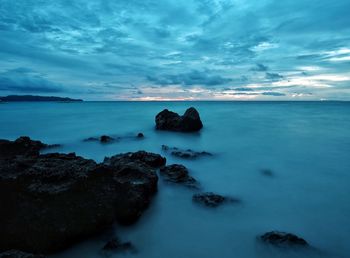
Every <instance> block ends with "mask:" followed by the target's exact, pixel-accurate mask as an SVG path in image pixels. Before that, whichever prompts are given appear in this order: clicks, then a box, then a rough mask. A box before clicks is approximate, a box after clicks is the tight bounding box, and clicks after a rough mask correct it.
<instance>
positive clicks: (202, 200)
mask: <svg viewBox="0 0 350 258" xmlns="http://www.w3.org/2000/svg"><path fill="white" fill-rule="evenodd" d="M192 200H193V201H194V202H196V203H198V204H201V205H204V206H207V207H218V206H220V205H222V204H225V203H234V202H235V203H239V202H240V201H239V200H238V199H234V198H232V197H227V196H222V195H219V194H215V193H212V192H207V193H198V194H194V195H193V197H192Z"/></svg>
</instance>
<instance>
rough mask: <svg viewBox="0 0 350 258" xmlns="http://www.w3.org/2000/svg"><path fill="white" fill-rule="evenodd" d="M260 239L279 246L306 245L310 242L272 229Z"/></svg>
mask: <svg viewBox="0 0 350 258" xmlns="http://www.w3.org/2000/svg"><path fill="white" fill-rule="evenodd" d="M260 239H261V240H262V241H263V242H265V243H267V244H271V245H274V246H278V247H288V246H289V247H297V246H299V247H306V246H309V244H308V243H307V242H306V241H305V240H304V239H302V238H300V237H298V236H296V235H294V234H290V233H285V232H279V231H271V232H267V233H265V234H263V235H262V236H260Z"/></svg>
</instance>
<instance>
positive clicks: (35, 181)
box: [0, 140, 165, 254]
mask: <svg viewBox="0 0 350 258" xmlns="http://www.w3.org/2000/svg"><path fill="white" fill-rule="evenodd" d="M21 141H22V140H19V142H21ZM2 142H4V141H2ZM26 142H30V141H27V140H26ZM5 144H6V145H7V146H12V145H13V144H14V145H15V146H17V144H18V142H17V141H15V142H12V143H11V144H12V145H11V144H10V145H9V143H7V142H6V143H5ZM36 144H37V143H36ZM0 146H1V144H0ZM35 146H36V145H35ZM27 147H28V150H27V151H26V150H25V147H23V146H22V143H21V144H20V147H18V148H14V147H11V148H12V155H11V156H10V157H9V156H8V155H6V156H0V210H1V213H0V228H1V234H0V251H5V250H10V249H17V250H22V251H26V252H31V253H44V254H47V253H51V252H55V251H59V250H61V249H63V248H66V247H68V246H70V245H72V244H74V243H75V242H78V241H80V240H81V239H84V238H86V237H89V236H90V235H93V234H95V233H97V232H100V231H102V230H104V229H105V228H106V227H109V226H110V225H112V224H113V223H114V222H115V221H117V222H119V223H123V224H131V223H133V222H135V221H136V220H137V219H138V218H139V217H140V215H141V214H142V212H143V211H144V210H145V209H146V208H147V206H148V205H149V203H150V201H151V198H152V196H153V194H154V193H155V192H156V191H157V181H158V177H157V174H156V169H155V168H156V167H159V166H162V165H164V164H165V158H162V157H161V156H160V155H156V154H152V153H147V152H144V151H141V152H136V153H126V154H120V155H116V156H114V157H111V158H107V159H105V161H104V163H101V164H97V163H96V162H95V161H93V160H89V159H84V158H82V157H78V156H76V155H75V154H74V153H71V154H58V153H51V154H44V155H40V154H39V153H38V151H36V150H37V149H36V148H34V147H33V144H27ZM0 148H1V147H0ZM18 153H19V154H22V153H25V154H28V153H29V154H30V155H16V154H18Z"/></svg>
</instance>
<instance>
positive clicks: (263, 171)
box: [260, 169, 274, 177]
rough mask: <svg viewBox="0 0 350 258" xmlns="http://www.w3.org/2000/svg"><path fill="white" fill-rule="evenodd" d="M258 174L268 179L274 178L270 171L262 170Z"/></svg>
mask: <svg viewBox="0 0 350 258" xmlns="http://www.w3.org/2000/svg"><path fill="white" fill-rule="evenodd" d="M260 172H261V174H262V175H264V176H268V177H273V176H274V174H273V172H272V170H271V169H262V170H261V171H260Z"/></svg>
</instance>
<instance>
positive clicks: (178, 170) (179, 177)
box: [160, 164, 198, 188]
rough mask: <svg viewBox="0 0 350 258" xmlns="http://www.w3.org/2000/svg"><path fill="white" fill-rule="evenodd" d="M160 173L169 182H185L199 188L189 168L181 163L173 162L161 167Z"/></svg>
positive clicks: (184, 183) (189, 185)
mask: <svg viewBox="0 0 350 258" xmlns="http://www.w3.org/2000/svg"><path fill="white" fill-rule="evenodd" d="M160 175H162V176H163V177H164V179H165V180H166V181H168V182H172V183H177V184H183V185H186V186H188V187H191V188H198V182H197V180H196V179H194V178H193V177H191V176H190V175H189V173H188V169H187V168H186V167H185V166H183V165H179V164H173V165H169V166H166V167H162V168H160Z"/></svg>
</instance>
